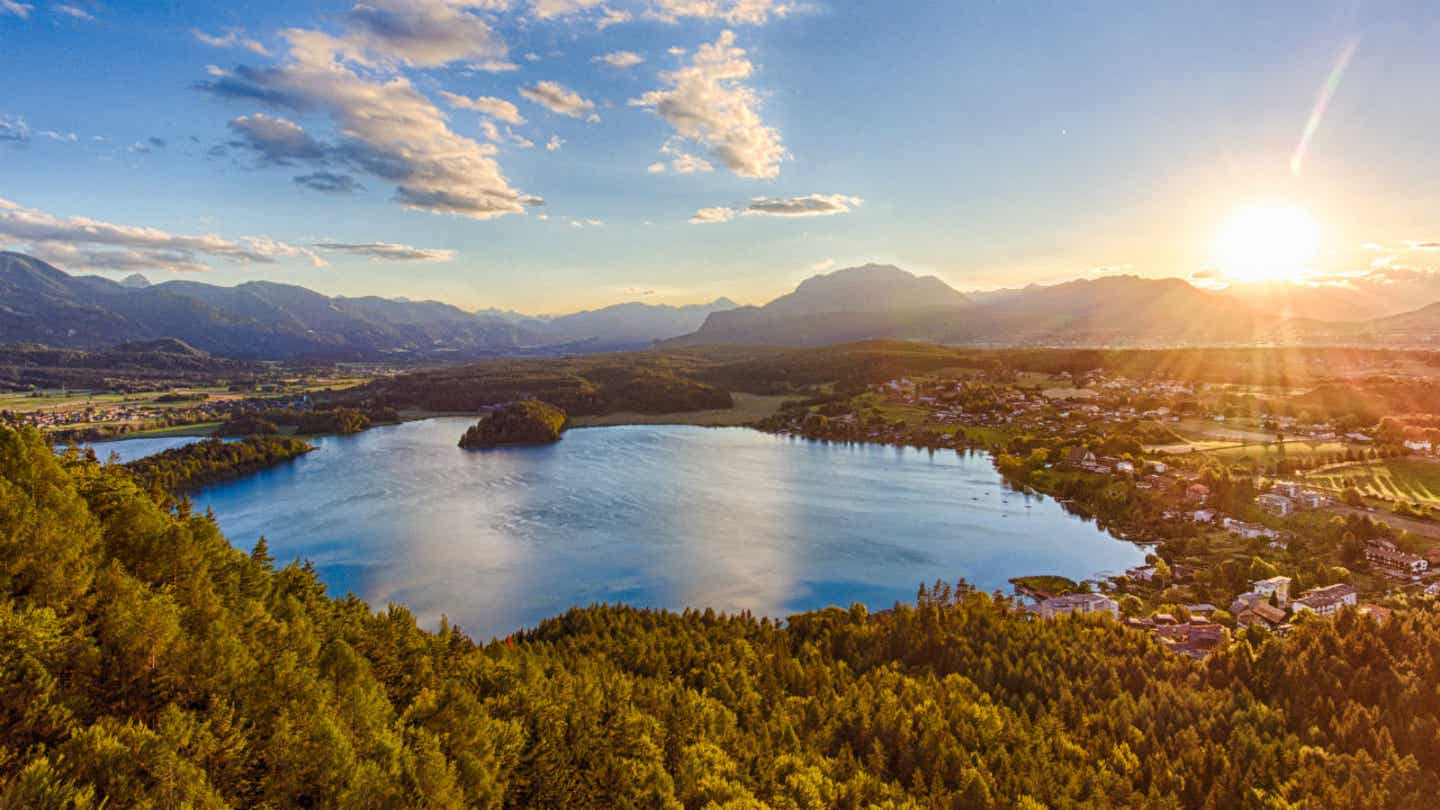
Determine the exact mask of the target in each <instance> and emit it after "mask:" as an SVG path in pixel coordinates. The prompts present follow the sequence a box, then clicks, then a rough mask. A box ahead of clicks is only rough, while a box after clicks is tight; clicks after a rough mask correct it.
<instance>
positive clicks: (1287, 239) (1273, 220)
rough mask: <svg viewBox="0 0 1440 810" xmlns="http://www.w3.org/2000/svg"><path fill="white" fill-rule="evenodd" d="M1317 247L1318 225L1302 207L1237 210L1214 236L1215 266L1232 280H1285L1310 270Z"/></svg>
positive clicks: (1283, 206) (1255, 207)
mask: <svg viewBox="0 0 1440 810" xmlns="http://www.w3.org/2000/svg"><path fill="white" fill-rule="evenodd" d="M1319 247H1320V225H1319V223H1317V222H1316V221H1315V218H1314V217H1312V216H1310V214H1309V213H1308V212H1306V211H1305V209H1303V208H1297V207H1295V206H1290V205H1265V206H1252V207H1248V208H1241V209H1238V210H1236V211H1235V212H1234V213H1233V214H1231V215H1230V218H1229V219H1227V220H1225V223H1224V224H1223V225H1221V226H1220V230H1219V232H1218V233H1217V234H1216V235H1215V246H1214V254H1215V256H1214V258H1215V264H1216V265H1217V266H1218V267H1219V268H1220V270H1221V272H1223V273H1224V274H1225V275H1226V277H1228V278H1230V279H1233V280H1236V281H1287V280H1294V279H1296V278H1298V277H1300V276H1302V275H1303V274H1304V273H1305V272H1306V271H1307V270H1309V269H1310V266H1311V262H1313V261H1314V260H1315V255H1316V253H1317V251H1318V250H1319Z"/></svg>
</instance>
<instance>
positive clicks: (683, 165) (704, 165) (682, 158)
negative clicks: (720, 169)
mask: <svg viewBox="0 0 1440 810" xmlns="http://www.w3.org/2000/svg"><path fill="white" fill-rule="evenodd" d="M670 170H671V171H673V172H675V173H676V174H696V173H697V172H713V171H715V167H714V166H711V165H710V161H708V160H706V159H704V158H698V157H695V156H694V155H689V154H685V153H681V154H679V155H677V156H676V157H675V159H674V160H672V161H670Z"/></svg>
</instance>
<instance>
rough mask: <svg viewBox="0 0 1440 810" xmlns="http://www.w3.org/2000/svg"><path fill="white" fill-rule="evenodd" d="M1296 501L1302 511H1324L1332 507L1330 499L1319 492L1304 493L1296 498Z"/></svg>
mask: <svg viewBox="0 0 1440 810" xmlns="http://www.w3.org/2000/svg"><path fill="white" fill-rule="evenodd" d="M1295 501H1296V503H1298V504H1299V505H1300V508H1301V509H1311V510H1314V509H1324V508H1325V507H1326V506H1329V505H1330V499H1329V498H1328V497H1326V496H1325V495H1323V494H1321V493H1319V492H1302V493H1300V494H1299V495H1297V496H1295Z"/></svg>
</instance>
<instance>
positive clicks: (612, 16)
mask: <svg viewBox="0 0 1440 810" xmlns="http://www.w3.org/2000/svg"><path fill="white" fill-rule="evenodd" d="M631 19H632V18H631V16H630V12H628V11H624V10H621V9H617V8H602V9H601V10H600V17H599V18H598V19H596V20H595V28H596V30H598V31H604V30H605V29H606V28H609V27H610V26H612V25H619V24H621V23H627V22H630V20H631Z"/></svg>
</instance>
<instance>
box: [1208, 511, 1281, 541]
mask: <svg viewBox="0 0 1440 810" xmlns="http://www.w3.org/2000/svg"><path fill="white" fill-rule="evenodd" d="M1221 523H1222V524H1224V526H1225V531H1227V532H1229V533H1231V534H1233V535H1235V536H1236V537H1243V538H1245V539H1246V540H1258V539H1261V538H1265V539H1271V540H1273V539H1275V538H1277V537H1279V536H1280V532H1277V531H1275V530H1274V529H1270V528H1266V527H1265V526H1261V525H1260V524H1259V523H1246V522H1245V521H1243V520H1236V519H1235V518H1229V517H1227V518H1225V519H1224V520H1223V521H1221Z"/></svg>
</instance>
